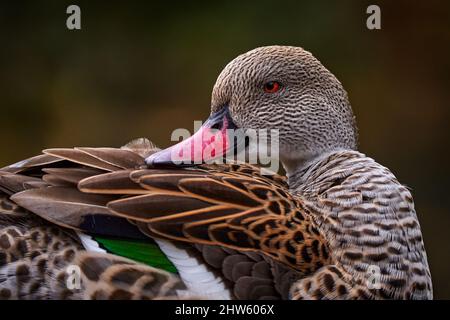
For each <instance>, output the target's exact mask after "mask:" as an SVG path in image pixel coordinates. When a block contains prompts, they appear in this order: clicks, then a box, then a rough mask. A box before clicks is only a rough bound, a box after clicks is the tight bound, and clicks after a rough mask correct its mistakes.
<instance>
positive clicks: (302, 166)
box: [282, 148, 353, 189]
mask: <svg viewBox="0 0 450 320" xmlns="http://www.w3.org/2000/svg"><path fill="white" fill-rule="evenodd" d="M344 151H353V150H346V149H341V148H339V149H333V150H329V151H327V152H322V153H320V154H316V155H314V156H312V157H309V158H297V159H295V160H293V159H289V160H287V161H286V160H285V161H282V164H283V167H284V169H285V170H286V176H287V177H288V183H289V188H290V189H297V188H299V187H300V186H301V185H303V184H304V183H305V181H306V180H307V179H308V177H309V176H310V173H311V172H312V171H314V169H315V168H316V167H317V166H320V163H321V162H323V161H324V160H325V159H326V158H328V157H330V156H331V155H332V154H335V153H338V152H344Z"/></svg>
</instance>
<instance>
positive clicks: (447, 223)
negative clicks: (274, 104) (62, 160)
mask: <svg viewBox="0 0 450 320" xmlns="http://www.w3.org/2000/svg"><path fill="white" fill-rule="evenodd" d="M69 4H78V5H79V6H80V7H81V12H82V14H81V15H82V30H80V31H69V30H67V29H66V18H67V14H66V8H67V6H68V5H69ZM369 4H378V5H380V7H381V15H382V30H377V31H370V30H368V29H367V28H366V27H365V22H366V18H367V14H366V13H365V11H366V8H367V6H368V5H369ZM271 44H286V45H296V46H302V47H304V48H306V49H308V50H310V51H311V52H312V53H313V54H314V55H315V56H316V57H317V58H319V60H321V61H322V62H323V63H324V65H325V66H327V67H328V68H329V69H330V70H331V71H332V72H333V73H334V74H335V75H336V76H337V77H338V78H339V79H340V80H341V82H342V83H343V84H344V86H345V87H346V89H347V91H348V93H349V96H350V100H351V102H352V105H353V108H354V110H355V113H356V116H357V120H358V124H359V129H360V150H361V151H362V152H364V153H366V154H368V155H370V156H371V157H374V158H375V159H376V160H377V161H378V162H380V163H382V164H383V165H386V166H387V167H389V168H390V169H391V170H392V171H393V172H394V173H395V174H396V175H397V177H398V178H399V180H400V181H401V182H403V183H404V184H406V185H408V186H410V187H411V188H412V190H413V194H414V197H415V202H416V207H417V211H418V215H419V218H420V221H421V224H422V228H423V233H424V239H425V245H426V248H427V251H428V256H429V262H430V265H431V271H432V276H433V283H434V289H435V297H436V298H441V299H449V298H450V249H449V247H450V214H449V207H450V200H449V197H450V196H449V187H448V186H449V182H450V181H449V180H450V179H449V178H450V167H449V158H448V155H449V143H448V142H449V133H450V129H449V125H450V123H449V119H450V117H449V113H450V108H449V107H450V106H449V101H450V91H449V89H450V50H449V48H450V3H449V2H448V1H447V2H446V1H426V2H422V3H414V4H413V3H412V2H410V1H373V2H368V1H348V0H344V1H333V2H332V1H302V2H300V1H292V2H291V1H273V0H271V1H248V2H245V3H244V2H243V1H227V2H226V3H223V2H222V3H219V2H217V3H214V4H213V3H211V2H201V1H195V2H194V1H192V2H190V3H187V1H185V2H184V3H183V2H175V1H170V2H165V1H164V2H163V1H154V2H149V1H145V2H144V1H127V2H125V1H121V2H118V1H117V2H106V1H96V2H94V1H73V2H68V1H2V2H1V4H0V121H1V122H0V123H1V125H0V137H1V138H0V150H1V152H0V166H3V165H6V164H9V163H12V162H16V161H18V160H20V159H23V158H25V157H29V156H32V155H35V154H37V153H38V152H39V151H40V150H41V149H43V148H47V147H68V146H120V145H122V144H124V143H125V142H127V141H128V140H131V139H132V138H135V137H141V136H146V137H149V138H151V139H152V140H153V141H154V142H156V143H157V144H159V145H160V146H167V145H169V144H170V134H171V132H172V130H173V129H174V128H181V127H182V128H188V129H190V130H192V129H193V120H201V119H205V118H206V117H207V115H208V113H209V102H210V91H211V88H212V86H213V84H214V81H215V78H216V76H217V75H218V74H219V72H220V71H221V69H222V68H223V67H224V65H225V64H226V63H228V61H230V60H231V59H233V58H234V57H235V56H236V55H238V54H240V53H242V52H245V51H247V50H250V49H253V48H255V47H258V46H262V45H271Z"/></svg>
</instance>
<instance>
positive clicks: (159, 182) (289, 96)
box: [0, 46, 432, 299]
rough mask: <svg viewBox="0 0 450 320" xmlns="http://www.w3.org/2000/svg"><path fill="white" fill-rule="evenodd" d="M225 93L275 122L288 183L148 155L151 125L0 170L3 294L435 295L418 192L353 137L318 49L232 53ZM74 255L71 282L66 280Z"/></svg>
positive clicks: (222, 98)
mask: <svg viewBox="0 0 450 320" xmlns="http://www.w3.org/2000/svg"><path fill="white" fill-rule="evenodd" d="M267 81H278V82H279V83H280V84H281V85H282V87H281V90H280V91H279V92H277V93H275V94H269V93H267V92H264V90H262V87H263V85H264V83H265V82H267ZM225 107H226V108H229V111H230V117H231V119H232V121H233V122H234V123H235V124H236V125H237V127H238V128H243V129H248V128H252V129H279V130H280V160H281V162H282V163H283V165H284V167H285V169H286V171H287V174H288V183H286V181H285V179H284V178H283V177H280V176H278V175H272V176H263V175H261V172H260V170H259V169H258V168H257V167H253V166H250V165H243V164H240V165H237V164H227V165H200V166H196V167H195V168H158V167H156V168H147V167H146V166H145V161H144V159H145V158H146V157H148V156H149V155H150V154H152V153H154V152H156V151H158V149H157V148H156V147H155V146H154V145H153V144H151V143H150V142H149V141H148V140H145V139H140V140H137V141H134V142H132V143H130V144H128V145H127V146H125V147H123V148H121V149H114V148H76V149H52V150H47V151H46V152H45V154H44V155H41V156H38V157H35V158H32V159H30V160H26V161H22V162H20V163H18V164H15V165H12V166H9V167H6V168H3V169H0V194H2V198H1V201H0V204H1V206H0V249H1V251H0V297H2V298H76V299H80V298H84V299H93V298H98V299H111V298H121V299H131V298H133V299H140V298H146V299H154V298H167V297H169V298H174V297H180V296H181V297H183V296H184V297H186V296H188V297H189V296H198V297H200V296H203V297H204V298H235V299H275V298H284V299H286V298H291V299H430V298H432V285H431V275H430V272H429V267H428V263H427V258H426V253H425V248H424V244H423V240H422V237H421V231H420V226H419V222H418V220H417V216H416V213H415V210H414V204H413V200H412V197H411V194H410V192H409V191H408V189H407V188H406V187H404V186H402V185H401V184H400V183H399V182H398V181H397V180H396V178H395V177H394V175H393V174H392V173H391V172H390V171H389V170H388V169H386V168H384V167H382V166H381V165H379V164H378V163H376V162H375V161H374V160H372V159H371V158H369V157H366V156H365V155H363V154H361V153H359V152H358V151H356V147H357V130H356V126H355V119H354V116H353V113H352V109H351V107H350V103H349V101H348V98H347V94H346V92H345V90H344V89H343V87H342V85H341V84H340V83H339V81H338V80H337V79H336V78H335V77H334V76H333V75H332V74H331V73H330V72H329V71H328V70H327V69H326V68H325V67H323V66H322V64H321V63H320V62H319V61H318V60H317V59H315V58H314V57H313V56H312V55H311V54H310V53H309V52H306V51H305V50H303V49H301V48H296V47H282V46H272V47H263V48H257V49H255V50H252V51H250V52H248V53H245V54H243V55H241V56H239V57H238V58H236V59H235V60H233V61H232V62H231V63H230V64H229V65H227V66H226V67H225V69H224V71H223V72H222V73H221V75H220V76H219V78H218V80H217V82H216V85H215V86H214V89H213V94H212V103H211V110H212V112H213V113H214V112H216V111H218V110H221V109H222V108H225ZM25 209H26V210H25ZM34 214H36V215H38V216H40V217H37V216H35V215H34ZM105 219H106V220H105ZM94 221H95V222H96V223H94ZM102 221H103V222H104V221H106V222H107V224H106V228H100V227H99V226H100V225H102V224H101V223H103V222H102ZM117 226H118V227H119V228H117ZM74 231H76V232H80V231H82V232H85V233H89V234H95V233H105V232H106V233H108V232H109V233H111V232H112V233H115V234H112V235H116V236H125V235H126V236H136V234H137V233H139V234H142V233H143V234H145V235H147V236H148V237H151V238H155V239H157V241H158V243H159V244H160V247H161V249H162V250H163V251H164V252H165V253H166V254H167V255H168V256H169V258H170V259H171V261H172V262H173V263H174V265H176V266H177V268H178V271H179V274H178V275H173V274H169V273H167V272H164V271H162V270H157V269H155V268H152V267H150V266H145V265H142V264H139V263H136V262H133V261H130V260H126V259H123V258H120V257H116V256H113V255H111V254H107V253H93V252H86V251H84V249H83V248H82V246H81V243H80V241H79V239H78V238H77V237H76V234H75V233H74ZM36 232H38V234H40V235H41V236H40V237H38V238H39V239H40V240H39V241H37V242H36V241H35V240H34V236H33V235H35V234H36ZM110 235H111V234H110ZM40 263H42V264H45V268H43V269H42V268H41V269H40ZM38 264H39V265H38ZM70 264H75V265H78V266H79V267H80V268H81V271H82V280H83V281H82V283H83V285H82V288H81V289H79V290H78V291H68V290H67V288H66V287H65V286H64V281H65V273H64V272H63V271H64V268H65V267H66V266H68V265H70ZM24 266H25V267H24ZM374 268H375V269H374ZM42 270H43V271H44V272H43V273H42ZM371 270H375V273H377V272H378V271H379V274H377V275H376V280H375V282H373V281H372V280H371V279H372V277H371V276H373V273H372V271H371ZM25 271H26V272H25ZM39 272H41V273H39ZM30 274H32V275H36V276H33V277H29V275H30ZM27 275H28V276H27ZM35 281H37V283H36V284H35V283H34V282H35ZM374 283H375V285H377V287H376V288H374V287H373V284H374ZM183 292H184V293H183Z"/></svg>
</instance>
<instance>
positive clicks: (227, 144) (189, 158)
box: [145, 106, 237, 166]
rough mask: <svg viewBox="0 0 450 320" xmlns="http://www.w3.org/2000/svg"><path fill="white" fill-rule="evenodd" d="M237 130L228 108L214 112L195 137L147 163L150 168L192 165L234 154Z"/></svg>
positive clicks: (159, 153) (160, 153) (149, 159)
mask: <svg viewBox="0 0 450 320" xmlns="http://www.w3.org/2000/svg"><path fill="white" fill-rule="evenodd" d="M236 128H237V127H236V125H235V124H234V123H233V120H232V119H231V116H230V113H229V110H228V106H225V107H223V108H221V109H220V110H219V111H217V112H214V113H212V114H211V115H210V117H209V118H208V119H207V120H206V121H205V122H204V123H203V125H202V126H201V127H200V129H199V130H198V131H197V132H196V133H195V134H194V135H192V136H191V137H189V138H188V139H185V140H183V141H181V142H179V143H178V144H176V145H173V146H171V147H169V148H167V149H164V150H161V151H159V152H157V153H154V154H152V155H151V156H149V157H148V158H147V159H145V162H146V163H147V165H149V166H156V165H173V164H175V165H193V164H202V163H211V162H214V161H216V160H217V159H223V157H224V156H226V154H227V152H228V151H234V148H235V143H234V141H233V138H231V134H232V133H233V130H234V129H236Z"/></svg>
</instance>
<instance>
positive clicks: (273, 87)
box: [264, 81, 281, 93]
mask: <svg viewBox="0 0 450 320" xmlns="http://www.w3.org/2000/svg"><path fill="white" fill-rule="evenodd" d="M280 88H281V84H280V83H279V82H278V81H270V82H267V83H266V84H264V92H267V93H275V92H277V91H278V90H280Z"/></svg>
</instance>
